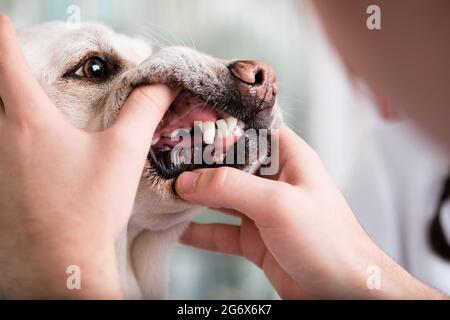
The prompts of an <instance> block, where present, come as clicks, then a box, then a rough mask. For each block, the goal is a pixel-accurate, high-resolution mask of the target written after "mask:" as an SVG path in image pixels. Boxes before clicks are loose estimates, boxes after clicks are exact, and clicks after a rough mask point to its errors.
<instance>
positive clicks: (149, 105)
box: [111, 84, 179, 145]
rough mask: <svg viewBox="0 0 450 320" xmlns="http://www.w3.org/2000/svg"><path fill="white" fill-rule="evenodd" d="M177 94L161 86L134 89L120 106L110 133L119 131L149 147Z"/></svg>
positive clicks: (175, 90) (176, 91)
mask: <svg viewBox="0 0 450 320" xmlns="http://www.w3.org/2000/svg"><path fill="white" fill-rule="evenodd" d="M178 92H179V90H178V89H173V88H170V87H168V86H166V85H162V84H153V85H145V86H140V87H138V88H136V89H134V90H133V92H132V93H131V94H130V96H129V97H128V98H127V100H126V101H125V103H124V105H123V106H122V109H121V111H120V113H119V116H118V118H117V120H116V122H115V124H114V125H113V127H112V128H111V129H112V131H121V132H123V133H124V134H125V135H127V136H128V137H131V138H133V139H135V141H136V142H137V143H139V144H141V143H142V144H145V143H147V142H148V144H149V145H150V143H151V138H152V136H153V133H154V132H155V129H156V127H157V126H158V124H159V122H160V121H161V119H162V117H163V116H164V113H165V112H166V111H167V109H168V108H169V106H170V104H171V103H172V101H173V100H174V99H175V97H176V95H177V94H178Z"/></svg>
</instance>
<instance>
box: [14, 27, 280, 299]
mask: <svg viewBox="0 0 450 320" xmlns="http://www.w3.org/2000/svg"><path fill="white" fill-rule="evenodd" d="M19 37H20V41H21V43H22V46H23V50H24V52H25V55H26V57H27V60H28V62H29V64H30V66H31V67H32V69H33V72H34V73H35V75H36V76H37V77H38V79H39V81H40V83H41V85H42V86H43V87H44V89H45V91H46V92H47V94H48V95H49V97H50V98H51V100H52V101H53V102H54V103H55V104H56V106H57V107H58V108H59V109H60V110H61V112H63V114H64V115H65V116H66V117H67V119H68V120H69V121H70V122H71V123H73V124H74V125H75V126H77V127H78V128H81V129H83V130H89V131H97V130H103V129H105V128H107V127H108V126H110V125H111V124H112V122H113V121H114V120H115V118H116V116H117V114H118V112H119V111H120V107H121V106H122V104H123V102H124V100H125V99H126V98H127V96H128V95H129V94H130V92H131V91H132V90H133V89H134V88H136V87H137V86H139V85H143V84H150V83H165V84H168V85H170V86H172V87H178V88H181V89H182V91H181V93H180V94H179V96H178V97H177V98H176V100H175V101H174V102H173V104H172V106H171V107H170V109H169V111H167V112H166V115H165V116H164V118H163V120H162V121H161V123H160V124H159V126H158V128H157V130H156V132H155V135H154V136H153V138H152V137H150V136H149V139H152V148H151V150H150V151H149V156H148V161H147V164H146V166H145V169H144V172H143V175H142V180H141V183H140V187H139V191H138V194H137V197H136V202H135V206H134V209H133V213H132V216H131V219H130V221H129V224H128V227H127V229H126V230H125V231H124V232H123V237H122V238H121V239H119V241H118V243H117V250H118V260H119V261H118V264H119V270H120V275H121V278H122V285H123V290H124V292H125V295H126V297H128V298H163V297H165V296H166V290H167V289H166V286H167V282H168V279H167V276H168V275H167V270H168V268H167V262H168V256H169V252H170V250H171V248H172V247H173V246H174V245H175V244H176V242H177V241H178V238H179V236H180V235H181V234H182V232H183V230H184V228H185V227H186V225H187V223H188V221H189V219H190V218H191V217H192V216H193V215H194V214H195V213H197V212H198V211H199V209H200V208H198V207H196V206H193V205H191V204H188V203H186V202H184V201H182V200H181V199H180V198H178V197H177V196H176V194H175V193H174V191H173V182H174V178H176V177H177V175H179V174H180V173H181V172H182V171H184V170H192V169H194V168H198V167H206V166H220V165H222V162H223V156H222V157H217V156H214V157H212V163H209V165H208V164H206V163H205V161H202V162H201V163H197V164H189V163H188V161H186V160H187V159H186V155H180V154H178V153H177V152H175V149H176V145H175V144H174V143H173V142H174V139H173V137H174V136H177V134H178V133H180V132H181V131H180V130H178V129H181V128H182V129H185V130H184V131H187V132H189V131H190V132H192V131H195V130H193V128H194V121H201V122H198V123H196V126H197V127H198V128H199V129H200V142H201V144H200V145H201V147H202V148H206V147H208V146H210V145H215V143H216V142H217V141H218V140H221V138H224V139H225V141H229V139H231V141H232V146H233V148H228V149H226V150H228V151H227V152H228V153H229V150H230V149H233V150H234V146H235V145H236V144H237V143H236V141H237V140H239V141H244V142H245V143H244V146H245V147H246V150H249V149H250V147H251V144H252V142H251V139H249V137H248V135H247V134H246V131H247V130H248V129H251V128H254V129H267V128H271V127H272V126H273V125H274V123H276V122H277V121H276V120H278V119H279V112H278V108H276V107H274V104H275V96H276V93H277V87H276V79H275V75H274V72H273V71H272V69H271V68H270V67H269V66H268V65H266V64H264V63H262V62H259V61H233V62H225V61H222V60H219V59H215V58H212V57H210V56H207V55H204V54H201V53H199V52H196V51H194V50H192V49H189V48H182V47H168V48H164V49H161V50H160V51H159V52H157V53H156V54H154V55H152V52H151V48H150V46H149V45H148V44H147V43H146V42H145V41H143V40H140V39H136V38H131V37H128V36H125V35H122V34H118V33H114V32H113V31H111V30H109V29H108V28H106V27H104V26H102V25H98V24H85V25H81V27H80V28H78V29H71V28H68V27H67V26H66V24H65V23H62V22H50V23H46V24H42V25H38V26H34V27H31V28H29V29H25V30H21V31H20V32H19ZM197 132H198V131H197ZM227 139H228V140H227ZM221 141H222V140H221ZM257 147H258V145H257ZM257 149H258V148H257ZM259 149H261V148H259ZM266 149H267V148H266ZM189 150H191V149H189ZM263 151H264V152H263V155H262V156H261V153H258V156H256V157H255V156H252V155H251V153H250V152H249V154H250V155H246V156H245V159H244V163H241V164H233V166H235V167H238V168H240V169H242V170H246V171H249V172H252V173H254V172H255V171H256V170H257V169H258V168H259V166H260V163H261V161H262V160H263V158H264V157H265V156H266V155H267V151H268V150H263ZM188 160H190V159H188Z"/></svg>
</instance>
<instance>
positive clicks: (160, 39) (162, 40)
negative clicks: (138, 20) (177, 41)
mask: <svg viewBox="0 0 450 320" xmlns="http://www.w3.org/2000/svg"><path fill="white" fill-rule="evenodd" d="M143 28H144V29H145V33H146V35H147V36H148V37H150V38H151V39H152V41H154V42H156V43H158V44H159V46H161V47H168V46H171V45H172V44H171V43H170V42H169V41H168V39H167V38H164V37H163V36H161V35H159V34H157V33H155V31H153V30H151V29H149V28H147V27H143Z"/></svg>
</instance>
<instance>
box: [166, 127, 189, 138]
mask: <svg viewBox="0 0 450 320" xmlns="http://www.w3.org/2000/svg"><path fill="white" fill-rule="evenodd" d="M190 131H191V130H190V129H189V128H179V129H175V130H173V131H172V132H171V133H170V138H172V139H175V138H179V137H180V136H182V135H185V134H189V132H190Z"/></svg>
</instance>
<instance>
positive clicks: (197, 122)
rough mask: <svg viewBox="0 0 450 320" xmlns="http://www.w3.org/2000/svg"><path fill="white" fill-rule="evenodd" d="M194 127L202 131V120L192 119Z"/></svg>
mask: <svg viewBox="0 0 450 320" xmlns="http://www.w3.org/2000/svg"><path fill="white" fill-rule="evenodd" d="M194 127H197V128H199V129H200V132H203V122H202V121H194Z"/></svg>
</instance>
